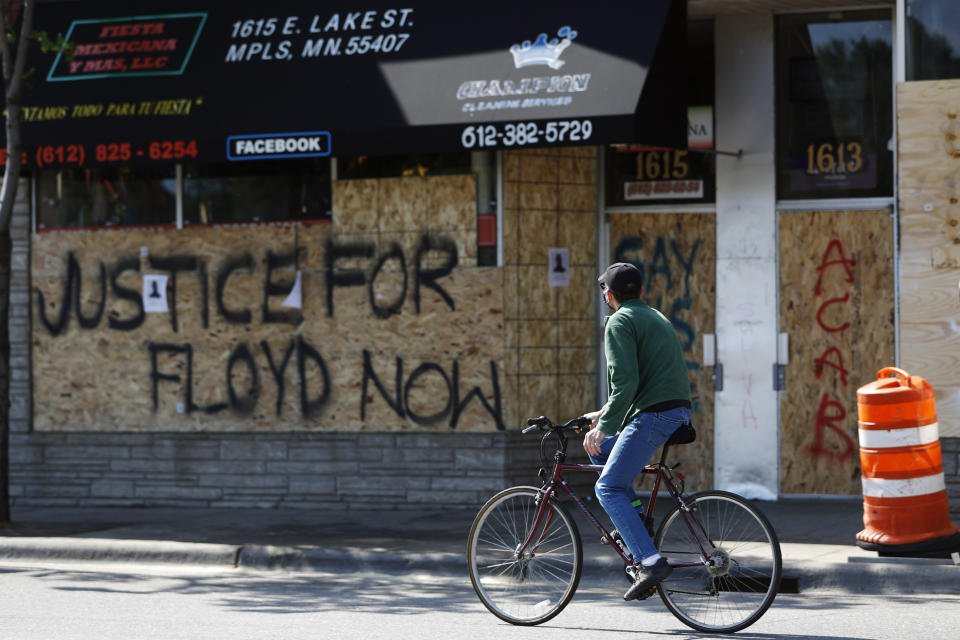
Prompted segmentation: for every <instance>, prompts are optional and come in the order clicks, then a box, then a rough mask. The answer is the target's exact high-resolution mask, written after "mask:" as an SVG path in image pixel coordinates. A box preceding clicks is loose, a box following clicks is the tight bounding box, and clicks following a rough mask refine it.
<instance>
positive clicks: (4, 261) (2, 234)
mask: <svg viewBox="0 0 960 640" xmlns="http://www.w3.org/2000/svg"><path fill="white" fill-rule="evenodd" d="M10 249H11V247H10V225H7V226H6V228H4V229H3V230H2V231H0V523H4V522H10V366H9V363H10V331H9V329H10V327H9V311H10V304H9V303H10Z"/></svg>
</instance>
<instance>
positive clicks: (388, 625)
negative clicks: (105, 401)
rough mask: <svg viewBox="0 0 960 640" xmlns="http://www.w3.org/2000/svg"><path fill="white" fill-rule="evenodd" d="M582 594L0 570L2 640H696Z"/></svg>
mask: <svg viewBox="0 0 960 640" xmlns="http://www.w3.org/2000/svg"><path fill="white" fill-rule="evenodd" d="M620 590H621V589H620V588H619V587H617V588H615V589H611V587H610V586H603V585H599V584H596V583H594V584H589V583H588V584H585V585H583V586H581V588H580V590H579V591H578V592H577V595H576V597H575V598H574V600H573V602H572V603H571V604H570V605H569V606H568V607H567V608H566V609H565V610H564V611H563V612H562V613H561V614H560V615H559V616H558V617H556V618H554V619H553V620H551V621H550V622H548V623H546V624H544V625H541V626H539V627H514V626H511V625H508V624H505V623H502V622H500V621H499V620H498V619H496V618H494V617H493V616H492V615H491V614H489V613H488V612H487V611H486V609H484V608H483V606H482V605H481V604H480V602H479V601H478V599H477V597H476V595H475V594H474V593H473V590H472V588H471V587H470V583H469V580H468V579H467V578H466V576H464V577H463V578H457V577H444V578H436V577H432V576H429V575H424V574H403V575H391V574H388V573H345V574H333V573H321V572H310V573H287V572H280V571H273V572H271V571H254V570H231V569H223V568H216V567H210V568H196V567H189V566H173V565H156V566H145V565H139V566H135V565H123V564H118V563H109V564H94V563H64V562H50V563H43V562H20V563H10V562H5V563H2V564H0V638H8V639H10V640H41V639H42V640H61V639H74V638H76V639H83V640H86V639H93V638H95V639H96V640H114V639H116V640H130V638H137V640H153V639H157V640H160V639H163V640H170V639H179V638H183V639H189V640H196V639H198V638H202V639H203V640H218V639H220V638H223V639H225V640H226V639H230V640H236V639H243V638H256V639H260V638H283V639H284V640H297V639H300V638H303V639H309V640H321V639H327V638H329V639H330V640H352V639H357V640H361V639H362V640H370V639H371V638H384V637H389V638H390V639H391V640H414V639H416V640H424V639H430V638H438V639H440V638H444V639H447V638H451V637H454V638H462V639H464V640H466V639H472V638H494V637H495V638H497V640H511V639H513V638H522V639H527V638H530V639H534V638H535V639H536V640H546V639H550V638H567V639H570V638H591V639H593V638H600V639H604V638H629V639H630V640H637V639H647V638H658V639H662V638H683V639H686V638H700V637H709V636H705V635H703V634H699V633H696V632H694V631H693V630H691V629H688V628H687V627H685V626H683V624H682V623H680V622H679V621H678V620H677V619H675V618H674V617H673V616H672V615H671V614H670V613H669V612H668V611H667V610H666V609H665V608H664V607H663V605H662V603H660V601H659V600H657V599H652V600H650V601H647V602H645V603H639V604H638V603H630V604H628V603H624V602H622V601H621V600H620ZM958 628H960V599H958V598H957V597H956V596H943V597H937V596H932V597H931V596H926V597H920V596H903V597H890V596H873V595H872V596H865V595H849V594H842V593H835V594H834V593H829V592H816V593H814V594H799V595H785V594H781V595H780V596H778V598H777V600H776V602H774V605H773V607H772V608H771V609H770V610H769V611H768V612H767V614H766V615H765V616H764V617H763V618H762V619H761V620H760V621H759V622H757V623H756V624H755V625H753V626H752V627H750V628H748V629H746V630H744V631H741V632H740V633H738V634H736V636H735V637H738V638H753V639H757V638H774V639H782V640H808V639H813V638H831V639H840V640H861V639H870V640H886V639H890V640H902V639H904V638H911V637H921V638H923V640H941V639H942V640H948V639H949V640H954V639H955V638H957V629H958Z"/></svg>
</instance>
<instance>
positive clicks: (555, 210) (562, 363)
mask: <svg viewBox="0 0 960 640" xmlns="http://www.w3.org/2000/svg"><path fill="white" fill-rule="evenodd" d="M594 154H595V152H594V150H593V148H592V147H586V148H574V147H565V148H563V149H529V150H522V151H507V152H504V158H503V163H504V188H503V192H504V216H503V255H504V265H505V266H504V268H503V282H504V299H505V316H506V319H507V322H508V328H507V350H508V353H507V356H506V367H507V371H508V372H509V374H510V382H511V384H515V385H516V394H517V397H516V402H514V403H511V404H510V405H509V406H510V411H511V416H510V417H511V418H512V419H513V422H512V423H510V424H512V425H520V423H521V422H522V421H523V420H524V419H526V418H527V417H535V416H539V415H546V416H548V417H550V418H552V419H554V420H564V421H565V420H568V419H570V418H573V417H576V416H577V415H580V414H583V413H585V412H588V411H592V410H594V409H595V408H596V406H595V404H596V403H595V395H596V394H595V391H594V389H595V386H596V385H595V375H596V373H595V364H596V351H595V346H594V345H595V324H594V322H595V318H596V315H595V314H596V302H595V298H594V289H595V283H594V281H595V278H596V264H595V263H596V203H595V199H593V195H592V194H593V188H594V182H595V175H596V171H595V167H596V157H595V155H594ZM570 189H574V191H570ZM554 247H562V248H567V249H569V250H570V266H571V269H570V284H569V286H566V287H551V286H549V282H548V275H549V271H550V267H551V265H550V264H549V260H548V250H549V249H550V248H554ZM571 453H573V454H574V455H581V456H582V451H579V446H578V447H576V451H575V450H574V449H571Z"/></svg>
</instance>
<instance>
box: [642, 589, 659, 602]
mask: <svg viewBox="0 0 960 640" xmlns="http://www.w3.org/2000/svg"><path fill="white" fill-rule="evenodd" d="M656 592H657V588H656V587H650V590H649V591H647V592H645V593H641V594H640V595H638V596H637V600H646V599H647V598H649V597H651V596H653V595H654V594H655V593H656Z"/></svg>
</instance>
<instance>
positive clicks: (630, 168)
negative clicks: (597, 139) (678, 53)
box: [604, 20, 716, 206]
mask: <svg viewBox="0 0 960 640" xmlns="http://www.w3.org/2000/svg"><path fill="white" fill-rule="evenodd" d="M686 49H687V54H688V55H687V60H688V63H687V104H688V105H690V106H688V107H687V122H688V128H687V147H688V148H687V149H655V148H651V147H646V146H643V145H636V144H617V145H612V146H610V147H608V148H607V151H606V162H605V168H604V173H605V181H606V202H607V204H608V205H614V206H616V205H620V206H623V205H640V204H680V203H704V202H715V201H716V156H715V155H714V154H713V153H710V152H711V151H712V150H713V148H714V145H713V141H714V135H713V98H714V69H713V21H712V20H691V21H690V22H689V23H687V47H686Z"/></svg>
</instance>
